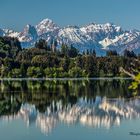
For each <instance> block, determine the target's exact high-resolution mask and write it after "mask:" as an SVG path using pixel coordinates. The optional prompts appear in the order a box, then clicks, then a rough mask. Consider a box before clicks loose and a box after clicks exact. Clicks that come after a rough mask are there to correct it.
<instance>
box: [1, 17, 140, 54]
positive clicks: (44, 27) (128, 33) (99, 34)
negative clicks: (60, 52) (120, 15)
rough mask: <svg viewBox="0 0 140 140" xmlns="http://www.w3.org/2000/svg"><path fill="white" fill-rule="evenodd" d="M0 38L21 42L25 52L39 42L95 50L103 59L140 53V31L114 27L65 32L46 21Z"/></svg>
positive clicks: (69, 28)
mask: <svg viewBox="0 0 140 140" xmlns="http://www.w3.org/2000/svg"><path fill="white" fill-rule="evenodd" d="M0 36H10V37H16V38H18V39H19V41H20V42H21V45H22V47H23V48H27V47H32V46H34V44H35V42H36V41H38V40H39V39H45V40H46V41H48V42H51V41H52V40H57V42H58V48H59V47H60V46H61V44H62V43H65V44H67V45H73V46H74V47H76V48H77V49H79V51H80V52H83V51H85V50H87V49H88V50H90V49H95V50H96V53H97V55H104V54H106V51H107V50H116V51H117V52H118V53H119V54H122V53H123V52H124V50H126V49H127V50H129V51H134V52H135V53H137V54H138V53H140V31H138V30H123V29H122V28H121V27H120V26H117V25H115V24H112V23H106V24H96V23H90V24H88V25H86V26H82V27H79V26H66V27H63V28H62V27H59V26H58V25H57V24H55V23H54V22H53V21H52V20H50V19H44V20H42V21H41V22H40V23H39V24H37V25H35V26H32V25H30V24H27V25H26V26H25V27H24V29H23V31H22V32H16V31H13V30H9V29H0Z"/></svg>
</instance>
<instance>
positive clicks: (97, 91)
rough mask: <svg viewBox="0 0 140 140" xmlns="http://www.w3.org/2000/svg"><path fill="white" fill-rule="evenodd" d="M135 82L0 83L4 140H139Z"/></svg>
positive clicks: (139, 114) (0, 131)
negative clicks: (131, 87)
mask: <svg viewBox="0 0 140 140" xmlns="http://www.w3.org/2000/svg"><path fill="white" fill-rule="evenodd" d="M130 83H131V80H123V79H120V80H118V79H93V80H23V81H21V80H15V81H13V80H11V81H8V80H4V81H0V85H1V86H0V139H1V140H91V139H95V140H96V139H98V140H119V139H120V140H121V139H126V140H132V139H133V140H139V139H140V99H139V98H130V97H131V92H132V91H130V90H128V86H129V85H130Z"/></svg>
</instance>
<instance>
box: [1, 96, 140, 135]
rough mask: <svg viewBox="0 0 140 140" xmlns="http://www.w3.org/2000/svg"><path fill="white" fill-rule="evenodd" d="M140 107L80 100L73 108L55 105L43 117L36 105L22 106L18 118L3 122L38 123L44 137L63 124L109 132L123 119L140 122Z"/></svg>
mask: <svg viewBox="0 0 140 140" xmlns="http://www.w3.org/2000/svg"><path fill="white" fill-rule="evenodd" d="M139 104H140V99H131V100H125V99H106V98H103V99H101V97H100V96H97V97H96V99H95V101H93V100H87V99H86V98H80V99H79V100H78V102H77V103H76V104H74V105H70V104H68V105H66V106H63V105H62V102H61V101H59V102H56V103H55V102H52V104H51V105H50V106H48V107H47V108H46V111H45V113H40V112H39V111H38V110H37V109H36V108H35V106H34V105H29V104H23V105H22V106H21V108H20V110H19V112H18V113H17V114H16V115H9V116H7V115H6V116H2V117H1V121H12V120H14V119H23V120H24V121H25V122H26V123H27V125H30V124H32V123H35V124H36V125H37V127H38V128H40V129H41V131H42V132H43V133H45V134H48V133H50V132H51V131H52V129H53V128H55V126H56V125H57V124H58V123H60V122H63V123H65V124H76V123H80V124H82V125H85V126H91V127H95V128H101V127H105V128H106V129H109V128H110V127H111V126H113V125H117V126H119V125H120V124H121V121H122V120H123V119H135V118H139V117H140V106H139Z"/></svg>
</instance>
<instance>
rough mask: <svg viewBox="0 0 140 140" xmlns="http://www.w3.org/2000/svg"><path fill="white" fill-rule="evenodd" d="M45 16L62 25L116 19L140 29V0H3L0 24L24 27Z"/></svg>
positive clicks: (7, 26) (120, 23)
mask: <svg viewBox="0 0 140 140" xmlns="http://www.w3.org/2000/svg"><path fill="white" fill-rule="evenodd" d="M44 18H50V19H52V20H53V21H54V22H55V23H57V24H58V25H59V26H65V25H73V24H74V25H75V24H76V25H85V24H88V23H90V22H96V23H106V22H112V23H115V24H117V25H121V26H122V27H123V28H124V29H133V28H135V29H139V30H140V0H0V28H11V29H15V30H22V29H23V28H24V26H25V25H26V24H27V23H30V24H32V25H35V24H37V23H38V22H40V21H41V20H42V19H44Z"/></svg>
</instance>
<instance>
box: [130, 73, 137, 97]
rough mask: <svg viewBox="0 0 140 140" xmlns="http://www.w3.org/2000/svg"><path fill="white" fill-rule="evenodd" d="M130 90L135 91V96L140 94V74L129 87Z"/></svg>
mask: <svg viewBox="0 0 140 140" xmlns="http://www.w3.org/2000/svg"><path fill="white" fill-rule="evenodd" d="M129 89H131V90H133V95H134V96H136V95H139V94H140V73H139V74H137V75H136V77H135V79H134V81H133V82H132V83H131V85H130V86H129Z"/></svg>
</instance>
